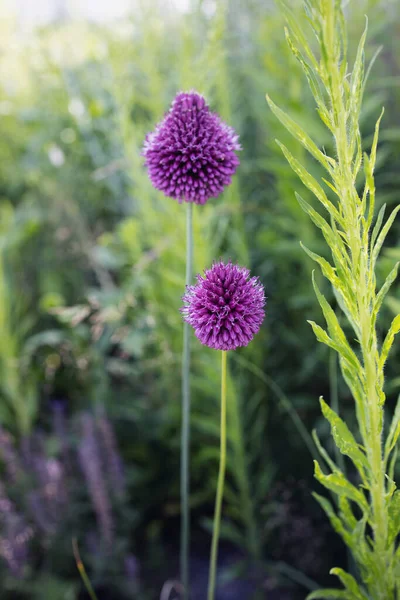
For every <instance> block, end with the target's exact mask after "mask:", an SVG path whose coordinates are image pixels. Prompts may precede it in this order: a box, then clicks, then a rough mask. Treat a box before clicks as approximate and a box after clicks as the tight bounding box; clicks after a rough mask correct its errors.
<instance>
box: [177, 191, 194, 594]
mask: <svg viewBox="0 0 400 600" xmlns="http://www.w3.org/2000/svg"><path fill="white" fill-rule="evenodd" d="M192 270H193V204H192V202H188V203H187V205H186V285H190V283H191V280H192ZM189 445H190V330H189V324H188V323H186V322H185V323H184V324H183V354H182V429H181V555H180V569H181V580H182V585H183V589H184V592H183V599H184V600H188V598H189V592H190V590H189V546H190V531H189V530H190V510H189V491H190V490H189Z"/></svg>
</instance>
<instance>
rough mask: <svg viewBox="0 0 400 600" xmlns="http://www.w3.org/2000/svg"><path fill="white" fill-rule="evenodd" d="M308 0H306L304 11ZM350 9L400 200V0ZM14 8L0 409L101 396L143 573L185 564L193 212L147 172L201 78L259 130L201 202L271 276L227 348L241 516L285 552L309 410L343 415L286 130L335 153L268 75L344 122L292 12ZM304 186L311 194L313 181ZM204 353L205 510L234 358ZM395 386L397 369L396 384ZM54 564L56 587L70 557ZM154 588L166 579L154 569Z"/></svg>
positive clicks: (196, 382) (6, 124)
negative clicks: (243, 330) (82, 12)
mask: <svg viewBox="0 0 400 600" xmlns="http://www.w3.org/2000/svg"><path fill="white" fill-rule="evenodd" d="M300 4H301V3H300V1H299V0H293V8H294V10H297V11H298V18H299V19H304V18H305V17H304V15H303V14H302V12H301V10H300ZM214 9H215V10H214ZM347 12H348V18H349V28H350V39H351V40H352V39H354V40H357V39H358V37H359V33H360V31H361V30H362V29H363V27H364V15H365V14H366V13H367V14H368V15H369V20H370V38H369V45H368V48H367V60H371V58H372V57H373V56H374V54H375V53H376V50H377V49H378V48H379V47H380V46H381V45H382V50H381V52H380V54H379V56H378V58H377V60H376V62H375V64H374V66H373V68H372V70H371V74H370V78H369V83H368V89H367V94H366V102H365V109H364V117H363V123H362V126H363V130H364V136H365V144H366V146H368V144H369V143H370V142H371V134H372V131H373V127H374V123H375V120H376V117H377V115H378V113H379V111H380V107H381V105H382V104H385V106H386V115H385V119H384V123H383V128H382V136H381V146H380V154H379V157H378V161H379V165H378V166H379V168H378V172H377V187H378V198H377V202H378V203H380V204H382V203H383V202H387V203H394V202H395V201H396V196H397V190H398V184H399V182H400V179H399V172H398V164H397V163H398V157H399V152H400V128H399V124H398V103H399V100H400V93H399V89H400V65H399V56H400V53H399V50H400V46H399V44H400V8H399V5H398V3H397V2H391V1H390V0H389V1H384V0H369V1H367V0H363V1H360V2H350V3H349V4H348V7H347ZM0 27H1V37H0V39H1V42H0V43H1V55H0V73H1V77H0V114H1V123H2V136H1V140H0V373H1V378H0V423H1V425H2V426H3V427H4V428H6V429H7V430H9V431H10V432H11V433H12V434H13V435H15V436H16V437H17V438H20V437H21V436H22V437H23V436H24V435H27V434H28V433H29V432H30V431H31V430H32V428H33V427H34V426H36V427H37V426H41V427H43V428H44V429H45V430H46V427H48V412H49V406H50V404H51V401H52V400H53V399H54V398H62V399H64V400H65V401H66V402H67V405H68V412H69V414H71V415H72V416H73V415H74V414H75V413H77V412H79V411H81V410H83V409H90V410H94V411H96V410H103V409H105V410H106V412H107V413H108V414H109V415H110V417H111V419H112V420H113V422H114V424H115V428H116V433H117V439H118V445H119V448H120V450H121V453H122V456H123V459H124V461H125V463H126V465H127V469H128V470H129V473H130V476H129V481H130V485H129V494H130V496H129V498H130V502H131V504H132V506H133V507H134V509H135V511H137V518H136V520H135V529H134V530H133V531H130V532H129V538H130V539H131V540H134V539H137V540H140V544H139V543H137V544H135V545H134V551H135V552H136V553H137V554H138V555H139V557H140V559H141V560H142V561H143V564H144V565H147V567H145V575H144V578H146V568H147V569H157V570H158V571H159V576H158V577H157V578H156V579H157V581H155V582H154V584H155V585H158V584H159V582H161V581H162V580H163V577H164V578H168V577H172V576H174V574H175V570H174V569H175V568H176V565H174V564H172V565H171V564H170V563H169V562H168V560H167V552H166V551H165V543H166V542H165V540H166V539H167V540H168V539H170V538H171V537H172V539H173V538H174V537H176V538H177V532H176V527H177V523H178V520H177V516H178V514H179V469H178V465H179V427H180V355H181V343H182V339H181V338H182V332H181V330H182V328H181V315H180V313H179V307H180V305H181V296H182V293H183V287H184V260H185V251H184V228H185V215H184V211H183V208H182V206H180V205H179V204H178V203H176V202H175V201H173V200H171V199H166V198H164V197H163V196H162V195H160V194H159V193H158V192H156V191H155V190H153V188H152V187H151V184H150V182H149V180H148V178H147V174H146V170H145V168H144V166H143V159H142V157H141V148H142V145H143V141H144V138H145V136H146V133H147V132H148V131H150V130H151V129H152V128H153V127H154V126H155V124H156V123H157V122H158V121H159V120H160V119H161V118H162V116H163V114H164V113H165V111H166V110H167V109H168V108H169V105H170V102H171V100H172V99H173V97H174V95H175V93H176V92H177V91H178V90H181V89H184V90H186V89H191V88H196V89H197V90H198V91H199V92H200V93H203V94H204V95H205V96H206V97H207V99H208V101H209V103H210V105H211V107H212V109H213V110H215V111H218V112H219V113H220V114H221V115H222V117H223V118H224V119H225V120H226V121H227V122H228V123H229V124H230V125H232V126H234V127H235V129H236V130H237V131H238V133H239V134H240V140H241V144H242V146H243V150H242V152H241V153H240V159H241V166H240V168H239V170H238V175H237V176H236V177H235V180H234V182H233V184H232V186H231V187H230V188H229V189H228V190H227V191H226V192H225V193H224V194H223V195H222V196H221V197H220V198H218V199H217V200H213V201H210V202H209V203H208V205H206V206H205V207H197V206H196V207H195V210H194V227H195V270H196V271H197V272H199V271H201V270H202V269H203V268H204V267H206V266H208V265H209V264H210V263H211V262H212V260H213V259H216V258H219V257H221V256H223V257H226V258H227V257H230V258H232V260H234V261H238V262H240V263H243V264H246V265H248V266H250V267H251V269H252V272H253V273H254V274H257V275H259V276H260V278H261V280H262V282H263V283H264V285H265V288H266V293H267V318H266V321H265V325H264V326H263V329H262V331H261V332H260V334H259V335H258V336H257V338H256V339H255V341H254V343H253V344H252V345H251V346H250V347H249V348H247V349H243V350H240V351H238V352H237V356H235V357H232V361H231V364H230V382H229V392H230V393H229V399H230V406H229V411H230V412H229V433H228V435H229V452H228V473H229V475H228V481H227V486H226V494H225V508H224V514H225V516H226V520H225V524H224V534H225V537H226V539H227V540H230V542H233V544H235V545H236V546H237V547H239V548H240V549H241V550H242V551H243V552H244V555H245V556H251V557H253V559H254V558H256V559H258V560H259V561H261V564H262V565H264V566H265V565H267V564H270V560H271V557H277V559H278V560H283V559H285V556H284V555H279V551H278V550H277V548H276V547H275V545H274V541H273V540H274V534H273V532H274V531H275V529H274V528H273V526H272V524H273V523H274V517H273V516H271V515H272V513H273V511H274V510H275V505H276V502H278V504H279V502H283V500H282V498H280V497H278V498H277V499H276V498H275V499H274V500H273V492H272V491H271V490H272V489H273V485H274V481H278V482H282V481H285V478H286V477H289V476H293V475H295V477H296V479H297V480H298V481H307V482H310V483H309V486H310V488H311V486H312V485H313V484H312V483H311V476H312V463H311V460H310V451H311V452H312V451H313V446H312V442H311V441H310V440H307V434H306V433H305V432H306V431H311V429H312V428H313V427H317V429H318V431H319V434H320V437H321V438H322V439H323V440H325V438H327V437H328V433H329V432H328V430H327V427H326V425H325V424H324V423H323V422H322V420H321V419H320V417H319V406H318V403H317V397H318V396H319V395H320V394H324V397H325V398H329V397H330V390H331V386H333V387H334V386H335V379H336V377H335V374H334V372H333V371H332V369H331V378H330V376H329V370H328V365H327V361H328V355H327V353H326V351H325V350H324V349H323V348H322V347H321V346H320V345H319V346H317V345H316V344H315V341H314V337H313V334H312V331H311V330H310V328H309V326H308V324H307V322H306V321H307V319H309V318H312V317H315V315H318V314H319V310H318V308H317V304H316V300H315V298H314V294H313V291H312V286H311V284H310V279H311V271H312V264H311V261H310V259H309V258H308V257H307V255H305V254H304V253H303V252H302V251H301V248H300V246H299V240H301V241H302V242H303V243H304V244H305V245H306V246H307V247H309V248H311V249H312V250H313V251H315V252H318V253H319V254H323V253H324V251H325V250H324V246H323V244H322V243H321V239H320V238H319V236H318V233H317V232H316V231H315V230H314V228H313V227H312V225H311V224H310V223H309V221H308V219H307V216H306V215H305V214H304V213H303V212H302V211H301V209H300V207H299V206H298V204H297V202H296V200H295V196H294V191H295V190H298V191H300V190H299V186H300V184H299V183H298V181H297V178H296V176H295V175H294V174H293V173H292V171H291V169H290V167H289V166H288V165H287V163H286V161H285V159H284V157H283V156H282V155H281V152H280V150H279V148H278V146H277V145H276V144H275V138H277V137H279V139H280V140H281V141H282V142H283V143H285V144H288V145H290V149H291V152H292V154H293V155H294V156H296V157H297V158H299V159H301V162H302V164H306V165H307V168H308V170H309V171H310V172H311V173H313V174H314V175H315V176H316V177H318V176H319V175H320V172H319V171H318V165H316V164H314V163H313V162H312V159H310V157H309V156H307V155H306V153H305V150H304V149H303V148H302V147H301V146H300V145H299V144H296V143H294V142H293V140H292V139H291V138H290V136H289V134H288V133H287V132H286V131H284V130H283V128H282V127H281V126H280V124H279V123H278V122H277V120H276V119H275V117H274V116H273V115H272V113H271V112H270V111H269V110H268V108H267V104H266V101H265V94H266V92H268V93H269V94H270V95H271V97H272V98H273V99H274V101H275V102H276V103H277V104H278V105H284V106H285V107H286V108H287V109H288V110H289V112H290V114H291V115H292V116H293V118H295V119H296V120H297V121H298V122H300V123H301V124H302V126H303V128H305V129H306V130H307V131H309V132H310V133H311V134H312V137H313V138H314V139H317V140H319V144H320V146H321V147H322V146H325V147H330V144H331V141H330V140H329V138H327V137H326V133H325V132H324V131H323V130H322V128H321V125H320V123H319V121H318V118H317V116H316V115H315V114H314V108H313V104H312V102H310V97H309V93H308V90H307V86H306V83H305V82H304V80H303V76H302V74H301V73H300V70H299V66H298V65H297V64H296V62H295V60H294V59H293V57H292V55H291V53H290V51H289V49H288V47H287V45H286V41H285V36H284V31H283V27H284V23H283V17H282V15H281V14H280V13H279V11H277V9H276V8H275V7H274V6H273V4H272V3H271V2H261V1H259V0H250V1H249V2H246V3H244V2H241V1H240V0H219V1H218V2H216V3H215V4H214V3H210V2H207V1H206V0H203V1H201V0H200V1H199V2H197V1H196V2H193V3H192V7H191V9H190V10H189V11H188V12H185V13H179V12H176V11H174V10H172V9H171V8H169V9H168V10H167V9H166V7H165V5H164V2H163V1H162V0H152V1H151V2H142V3H140V5H139V7H138V9H137V10H135V12H134V14H133V15H132V18H131V19H129V20H126V21H125V22H123V23H119V24H118V25H117V24H116V25H113V26H100V25H95V24H89V23H77V22H70V21H65V22H60V23H54V24H52V25H51V26H47V27H43V28H41V29H39V30H35V31H33V32H29V34H25V35H22V34H21V31H20V30H19V29H18V24H16V23H14V22H12V21H7V20H3V21H2V22H1V25H0ZM351 32H354V35H352V34H351ZM353 50H354V49H353ZM301 194H302V196H303V197H304V198H305V199H306V200H307V201H309V202H310V203H313V199H312V197H311V195H310V194H309V192H308V190H307V189H305V188H304V189H302V190H301ZM399 232H400V228H399V226H395V227H394V229H393V232H392V234H391V238H390V243H391V245H392V247H393V249H392V250H387V251H386V254H385V259H384V260H382V261H381V267H380V268H381V276H382V279H383V278H384V277H385V276H386V275H387V273H388V272H389V270H390V269H391V267H392V266H393V263H394V261H395V259H396V258H398V256H399V250H398V248H397V242H398V236H399ZM398 292H399V287H397V288H396V287H394V288H393V292H392V295H391V298H390V299H389V301H388V302H387V306H386V310H387V316H388V321H389V319H390V316H391V315H392V313H393V312H394V311H395V312H398V307H399V300H398ZM326 293H327V294H328V296H329V290H326ZM193 354H194V356H193V378H192V387H193V414H192V456H191V468H192V473H191V477H192V484H191V486H192V505H193V527H194V529H195V531H199V532H201V530H202V528H203V526H204V525H205V527H206V529H207V526H208V519H209V517H210V515H211V514H212V505H213V498H214V492H215V489H214V486H215V482H216V471H217V458H218V435H219V429H218V413H219V405H218V402H219V399H218V393H219V384H218V381H219V371H218V364H216V361H215V356H214V354H213V352H212V351H210V350H209V349H207V348H202V347H201V346H200V345H199V344H196V343H193ZM395 362H396V360H395V359H394V360H393V361H392V364H395ZM332 373H333V374H332ZM399 386H400V378H399V377H398V374H397V373H395V372H393V371H389V370H388V393H389V396H391V397H393V396H394V395H395V394H396V393H397V392H398V388H399ZM339 392H340V403H341V411H342V412H343V413H345V414H346V410H347V407H348V406H349V401H350V398H349V397H348V396H347V392H346V390H345V389H344V387H343V389H342V384H341V382H340V381H339ZM389 405H390V403H389ZM350 408H351V407H350ZM320 430H321V431H320ZM271 494H272V495H271ZM304 510H311V512H312V511H317V508H316V507H315V506H312V507H311V509H306V508H304ZM171 531H172V532H173V533H172V534H171ZM199 536H200V539H202V538H201V536H202V534H201V533H199ZM195 539H196V535H195ZM206 540H207V541H206V550H207V551H208V538H207V537H206ZM175 545H176V542H175ZM328 546H329V544H325V546H324V548H323V550H318V551H316V552H317V553H318V552H326V553H327V560H326V564H327V565H330V564H331V562H332V561H331V560H330V556H329V552H331V550H329V548H328ZM339 550H340V549H339ZM294 554H295V553H294ZM298 554H299V555H301V548H299V552H298ZM71 559H72V548H71V552H70V554H69V555H68V558H67V557H66V560H68V561H69V562H70V561H71ZM290 560H292V563H293V564H291V565H290V566H291V567H296V566H298V565H297V564H296V558H293V556H292V555H291V558H290ZM313 560H316V557H315V558H314V559H313V558H310V565H309V568H308V574H309V575H310V576H312V577H315V578H317V580H318V583H321V582H323V581H324V577H325V576H326V573H325V572H324V571H321V572H319V573H316V572H315V569H313V567H312V565H311V563H312V562H313ZM268 561H269V562H268ZM299 564H300V563H299ZM264 566H263V568H264ZM44 568H45V567H44ZM263 568H262V569H261V572H262V573H264V571H263ZM265 568H266V567H265ZM301 568H303V569H304V567H301ZM321 568H323V567H321ZM305 570H306V571H307V567H305ZM281 571H282V569H281ZM284 573H285V574H286V576H287V577H289V578H291V579H294V580H296V581H297V582H298V583H299V585H300V588H299V589H300V590H302V593H303V597H304V595H305V588H304V587H303V588H302V587H301V585H308V586H309V587H310V586H311V584H310V583H309V582H308V583H306V584H305V582H304V581H303V580H302V579H301V578H300V580H299V579H296V578H297V575H295V574H294V573H295V572H294V571H293V570H292V571H291V570H290V568H288V570H284ZM45 575H46V573H43V569H42V570H41V571H40V569H39V574H38V575H37V576H33V575H32V576H31V577H32V579H31V581H35V585H36V586H37V585H39V583H38V582H40V581H43V577H45ZM262 577H263V576H262ZM262 577H261V579H262ZM100 580H101V578H100ZM149 580H150V582H152V579H151V578H149ZM32 585H33V584H32ZM46 585H47V586H50V587H51V586H53V587H57V574H54V573H53V577H52V578H50V577H48V579H47V583H46ZM63 586H64V587H65V590H66V591H65V593H64V592H62V591H59V592H57V593H59V597H60V598H61V597H63V598H75V597H76V595H75V594H76V589H77V588H78V587H79V581H78V576H76V579H75V580H74V579H73V578H72V579H68V580H65V581H64V580H63V581H60V589H63ZM260 586H261V584H260ZM31 589H33V588H31ZM38 589H43V588H40V586H39V588H38ZM49 589H50V588H49ZM51 589H52V587H51ZM49 593H50V592H49ZM49 593H48V594H49ZM149 593H150V596H149V597H150V598H156V597H158V596H157V593H158V592H157V591H155V590H154V589H151V586H150V592H149ZM293 593H295V592H293ZM48 594H47V595H48ZM63 594H64V595H63ZM300 594H301V592H300ZM2 597H3V596H2ZM10 597H11V596H10ZM24 597H33V596H30V595H29V594H28V596H24ZM44 597H47V596H46V594H45V595H44ZM48 597H50V596H48ZM51 597H54V598H56V597H58V596H56V593H55V592H54V594H53V592H51ZM141 597H142V596H141ZM143 597H144V596H143ZM300 597H301V596H300Z"/></svg>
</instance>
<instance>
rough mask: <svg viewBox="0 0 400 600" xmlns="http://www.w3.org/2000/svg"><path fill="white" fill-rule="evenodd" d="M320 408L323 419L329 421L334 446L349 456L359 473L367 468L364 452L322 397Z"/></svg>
mask: <svg viewBox="0 0 400 600" xmlns="http://www.w3.org/2000/svg"><path fill="white" fill-rule="evenodd" d="M319 401H320V404H321V410H322V414H323V415H324V417H325V419H327V421H329V424H330V426H331V433H332V437H333V439H334V440H335V444H336V446H337V447H338V448H339V450H340V452H341V453H342V454H344V455H345V456H348V457H349V458H351V460H352V461H353V463H354V464H355V466H356V467H357V468H358V470H359V471H360V473H361V474H363V473H364V478H365V470H366V469H368V462H367V459H366V457H365V455H364V453H363V452H362V451H361V450H360V448H359V446H358V444H357V442H356V440H355V439H354V436H353V434H352V433H351V431H350V429H349V428H348V427H347V425H346V423H345V422H344V421H342V419H341V418H340V417H339V416H338V415H337V414H336V413H335V411H334V410H332V409H331V408H330V407H329V406H328V405H327V403H326V402H324V400H323V398H322V397H321V398H320V400H319Z"/></svg>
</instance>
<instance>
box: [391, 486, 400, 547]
mask: <svg viewBox="0 0 400 600" xmlns="http://www.w3.org/2000/svg"><path fill="white" fill-rule="evenodd" d="M388 515H389V521H388V528H389V536H388V538H389V539H388V545H390V544H392V543H393V542H394V540H395V539H396V537H397V536H398V534H399V533H400V491H399V490H398V491H397V492H395V493H394V495H393V497H392V499H391V502H390V504H389V509H388Z"/></svg>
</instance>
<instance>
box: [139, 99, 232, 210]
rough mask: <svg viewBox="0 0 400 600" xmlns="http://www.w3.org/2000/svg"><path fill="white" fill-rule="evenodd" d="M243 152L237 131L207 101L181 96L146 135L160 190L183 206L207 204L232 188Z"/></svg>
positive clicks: (149, 163) (147, 155)
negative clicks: (214, 111)
mask: <svg viewBox="0 0 400 600" xmlns="http://www.w3.org/2000/svg"><path fill="white" fill-rule="evenodd" d="M240 149H241V148H240V144H239V142H238V136H237V135H236V133H235V131H234V130H233V129H232V128H231V127H228V125H226V124H225V123H223V122H222V121H221V119H220V118H219V116H218V115H216V114H214V113H212V112H210V109H209V107H208V106H207V104H206V101H205V100H204V98H203V96H200V94H198V93H197V92H188V93H186V92H181V93H179V94H178V95H177V96H176V98H175V100H174V101H173V103H172V106H171V108H170V110H169V112H168V113H167V114H166V116H165V117H164V119H163V120H162V121H161V123H159V124H158V125H157V127H156V129H155V131H153V132H152V133H149V134H148V135H147V137H146V141H145V144H144V148H143V156H144V157H145V159H146V163H145V164H146V166H147V169H148V172H149V177H150V179H151V182H152V184H153V185H154V187H155V188H157V189H158V190H161V191H162V192H164V194H165V195H166V196H170V197H172V198H176V199H177V200H179V202H182V200H185V202H194V203H195V204H205V203H206V202H207V200H208V199H209V198H212V197H216V196H219V194H220V193H221V192H222V191H223V189H224V187H225V186H227V185H229V184H230V183H231V180H232V175H234V173H235V171H236V168H237V166H238V164H239V159H238V157H237V156H236V154H235V150H240Z"/></svg>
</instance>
